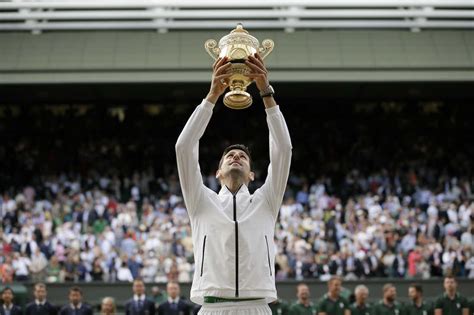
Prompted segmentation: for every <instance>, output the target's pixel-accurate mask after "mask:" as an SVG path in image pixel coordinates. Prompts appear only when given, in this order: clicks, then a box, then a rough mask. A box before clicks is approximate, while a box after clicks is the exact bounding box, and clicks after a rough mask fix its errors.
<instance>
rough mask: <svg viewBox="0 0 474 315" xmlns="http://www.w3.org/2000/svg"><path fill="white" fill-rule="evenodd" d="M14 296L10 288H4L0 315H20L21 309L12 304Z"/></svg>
mask: <svg viewBox="0 0 474 315" xmlns="http://www.w3.org/2000/svg"><path fill="white" fill-rule="evenodd" d="M14 297H15V294H14V293H13V290H12V289H11V288H10V287H5V288H3V290H2V302H3V303H2V304H1V305H0V314H1V315H22V314H23V312H22V310H21V307H19V306H18V305H15V304H13V298H14Z"/></svg>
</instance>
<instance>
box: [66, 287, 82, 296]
mask: <svg viewBox="0 0 474 315" xmlns="http://www.w3.org/2000/svg"><path fill="white" fill-rule="evenodd" d="M72 292H79V293H80V294H81V295H82V290H81V288H79V287H77V286H74V287H71V288H70V289H69V293H72Z"/></svg>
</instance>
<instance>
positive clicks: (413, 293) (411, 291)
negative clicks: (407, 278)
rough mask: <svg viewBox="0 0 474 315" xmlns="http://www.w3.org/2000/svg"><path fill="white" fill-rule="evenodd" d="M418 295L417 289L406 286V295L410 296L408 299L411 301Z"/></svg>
mask: <svg viewBox="0 0 474 315" xmlns="http://www.w3.org/2000/svg"><path fill="white" fill-rule="evenodd" d="M418 296H419V293H418V291H416V289H415V288H412V287H410V288H408V297H409V298H410V300H412V301H413V302H415V301H416V299H418Z"/></svg>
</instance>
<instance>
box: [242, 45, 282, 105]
mask: <svg viewBox="0 0 474 315" xmlns="http://www.w3.org/2000/svg"><path fill="white" fill-rule="evenodd" d="M245 64H246V65H247V66H248V67H249V68H250V69H251V70H252V73H250V74H248V75H247V76H248V77H249V78H252V79H253V80H254V81H255V84H256V85H257V88H258V90H259V91H263V90H265V89H266V88H267V87H268V86H269V85H270V83H269V82H268V71H267V68H265V64H264V63H263V59H262V57H260V55H259V54H258V53H255V54H254V55H253V56H249V58H248V59H247V60H245ZM263 105H265V108H271V107H275V106H276V103H275V100H274V99H273V96H269V97H263Z"/></svg>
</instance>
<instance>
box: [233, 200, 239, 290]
mask: <svg viewBox="0 0 474 315" xmlns="http://www.w3.org/2000/svg"><path fill="white" fill-rule="evenodd" d="M233 197H234V198H233V200H234V226H235V297H239V223H238V222H237V200H236V194H233Z"/></svg>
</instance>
